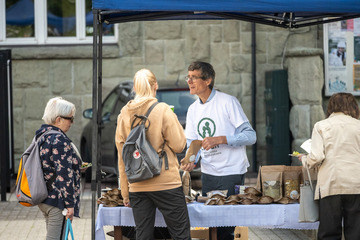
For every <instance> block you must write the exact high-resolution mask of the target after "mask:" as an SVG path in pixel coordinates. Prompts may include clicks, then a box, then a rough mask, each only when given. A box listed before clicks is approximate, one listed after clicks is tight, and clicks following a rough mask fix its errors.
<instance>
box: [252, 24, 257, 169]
mask: <svg viewBox="0 0 360 240" xmlns="http://www.w3.org/2000/svg"><path fill="white" fill-rule="evenodd" d="M251 72H252V74H251V106H252V108H251V120H252V127H253V128H254V130H255V131H256V23H254V22H252V23H251ZM252 166H253V172H257V143H254V144H253V145H252Z"/></svg>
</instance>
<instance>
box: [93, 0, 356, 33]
mask: <svg viewBox="0 0 360 240" xmlns="http://www.w3.org/2000/svg"><path fill="white" fill-rule="evenodd" d="M93 9H95V10H98V11H99V13H98V14H99V16H100V21H101V22H105V23H107V24H112V23H121V22H130V21H146V20H189V19H238V20H244V21H249V22H255V23H262V24H268V25H274V26H280V27H285V28H288V27H289V28H296V27H302V26H309V25H314V24H321V23H326V22H333V21H339V20H345V19H351V18H357V17H359V16H360V4H359V0H287V1H284V0H246V1H245V0H224V1H218V0H196V1H194V0H172V1H168V0H152V1H143V0H122V1H118V0H106V1H105V0H93Z"/></svg>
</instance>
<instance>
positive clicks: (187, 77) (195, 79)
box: [185, 76, 204, 82]
mask: <svg viewBox="0 0 360 240" xmlns="http://www.w3.org/2000/svg"><path fill="white" fill-rule="evenodd" d="M197 79H204V78H203V77H197V76H193V77H189V76H186V77H185V81H187V82H188V81H192V82H196V81H197Z"/></svg>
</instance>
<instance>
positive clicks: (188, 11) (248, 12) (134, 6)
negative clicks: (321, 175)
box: [92, 0, 360, 239]
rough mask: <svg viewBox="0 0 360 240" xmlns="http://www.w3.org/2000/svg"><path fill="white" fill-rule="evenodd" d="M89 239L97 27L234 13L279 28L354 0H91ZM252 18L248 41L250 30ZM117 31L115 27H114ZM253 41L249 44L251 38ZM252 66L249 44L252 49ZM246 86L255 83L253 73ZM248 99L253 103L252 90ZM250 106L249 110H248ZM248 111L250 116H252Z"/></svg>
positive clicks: (357, 11)
mask: <svg viewBox="0 0 360 240" xmlns="http://www.w3.org/2000/svg"><path fill="white" fill-rule="evenodd" d="M92 6H93V14H94V19H93V26H94V32H93V116H94V118H93V133H92V134H93V135H92V136H93V137H92V141H93V142H92V160H93V169H92V197H93V204H92V208H93V209H92V210H93V211H92V218H93V221H92V224H93V226H92V239H94V238H95V208H96V205H95V204H96V202H95V199H96V186H97V188H98V193H100V184H98V183H99V179H100V168H101V163H100V162H98V161H97V159H100V152H99V144H98V142H100V141H99V140H100V135H101V128H100V126H101V124H100V123H101V114H100V113H101V107H102V106H101V99H102V96H101V89H102V28H101V27H100V26H101V24H103V23H106V24H114V23H123V22H131V21H150V20H151V21H154V20H190V19H198V20H201V19H237V20H242V21H248V22H252V23H260V24H266V25H271V26H278V27H283V28H300V27H305V26H311V25H316V24H323V23H328V22H334V21H340V20H345V19H352V18H357V17H360V4H359V0H223V1H219V0H171V1H169V0H152V1H145V0H121V1H119V0H93V1H92ZM254 26H255V25H254V24H253V42H255V41H254V39H255V33H254V32H255V30H254ZM120 34H121V33H120ZM253 45H254V44H253ZM252 55H253V60H252V69H253V72H255V67H256V64H255V60H254V59H255V49H253V51H252ZM253 75H254V76H253V79H252V87H253V89H255V87H256V79H255V74H253ZM252 95H253V96H252V98H253V100H252V103H253V106H255V94H254V90H253V94H252ZM253 112H255V110H253ZM254 116H255V115H254V113H253V121H254ZM94 163H96V164H94Z"/></svg>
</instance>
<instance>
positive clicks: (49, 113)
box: [42, 97, 76, 124]
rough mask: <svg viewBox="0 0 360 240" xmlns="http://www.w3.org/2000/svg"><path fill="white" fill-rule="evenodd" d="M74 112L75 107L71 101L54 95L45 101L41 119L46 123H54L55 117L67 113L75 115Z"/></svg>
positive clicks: (67, 114) (66, 114) (64, 115)
mask: <svg viewBox="0 0 360 240" xmlns="http://www.w3.org/2000/svg"><path fill="white" fill-rule="evenodd" d="M75 112H76V108H75V105H74V104H73V103H71V102H69V101H66V100H65V99H63V98H62V97H54V98H51V99H50V100H49V101H48V102H47V104H46V107H45V110H44V115H43V117H42V120H44V122H45V123H46V124H54V123H55V120H56V118H57V117H59V116H63V117H66V116H69V115H71V116H73V117H75Z"/></svg>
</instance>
